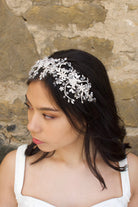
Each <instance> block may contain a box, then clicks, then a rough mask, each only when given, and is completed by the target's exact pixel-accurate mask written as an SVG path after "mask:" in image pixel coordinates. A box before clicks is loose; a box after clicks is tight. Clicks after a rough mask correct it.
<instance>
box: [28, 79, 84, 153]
mask: <svg viewBox="0 0 138 207" xmlns="http://www.w3.org/2000/svg"><path fill="white" fill-rule="evenodd" d="M26 105H27V107H28V130H29V131H30V133H31V135H32V138H33V142H34V143H36V144H37V145H38V147H39V149H40V150H42V151H44V152H50V151H53V150H58V149H61V148H65V147H68V146H73V145H76V144H77V143H78V142H79V140H80V135H79V134H78V132H76V130H75V129H74V128H73V127H72V126H71V125H70V123H69V121H68V119H67V117H66V115H65V114H64V113H63V111H62V110H61V109H60V108H59V107H58V106H57V105H56V103H55V101H54V100H53V98H52V96H51V95H50V92H49V90H48V89H47V88H46V86H45V84H44V82H43V81H33V82H31V83H30V84H29V87H28V90H27V94H26ZM81 136H82V135H81Z"/></svg>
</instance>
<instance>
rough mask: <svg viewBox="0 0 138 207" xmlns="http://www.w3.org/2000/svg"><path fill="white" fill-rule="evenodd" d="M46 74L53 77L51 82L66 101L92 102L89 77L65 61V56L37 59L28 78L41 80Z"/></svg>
mask: <svg viewBox="0 0 138 207" xmlns="http://www.w3.org/2000/svg"><path fill="white" fill-rule="evenodd" d="M47 74H50V75H52V77H53V78H54V82H53V84H54V85H55V86H57V85H58V86H59V90H60V91H62V92H63V93H64V96H63V98H66V99H67V101H68V103H72V104H74V103H75V100H77V99H80V101H81V103H84V101H88V102H93V101H96V98H94V97H93V92H92V91H90V89H91V87H92V85H91V83H90V82H89V79H88V78H86V77H85V76H84V75H80V74H79V73H78V72H77V71H76V70H75V69H74V68H73V67H72V65H71V63H70V62H68V61H67V58H63V59H60V58H59V59H54V58H48V57H45V58H44V59H41V60H38V61H37V62H36V63H35V65H34V66H33V67H32V68H31V70H30V72H29V79H35V78H38V79H39V80H43V79H44V78H45V77H46V76H47Z"/></svg>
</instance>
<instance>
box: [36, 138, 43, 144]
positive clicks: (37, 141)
mask: <svg viewBox="0 0 138 207" xmlns="http://www.w3.org/2000/svg"><path fill="white" fill-rule="evenodd" d="M33 143H35V144H43V143H44V142H42V141H40V140H38V139H36V138H33Z"/></svg>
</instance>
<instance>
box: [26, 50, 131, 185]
mask: <svg viewBox="0 0 138 207" xmlns="http://www.w3.org/2000/svg"><path fill="white" fill-rule="evenodd" d="M50 57H52V58H54V59H57V58H65V57H66V58H67V60H68V62H71V64H72V66H73V68H74V69H75V70H76V71H79V73H81V74H83V75H84V76H85V77H88V78H89V81H90V82H91V83H92V91H93V93H94V97H95V98H96V102H87V101H86V102H84V103H83V104H82V103H81V102H80V101H79V100H77V101H76V102H75V104H71V103H68V102H67V101H66V100H65V99H64V98H63V94H62V92H61V91H60V90H58V86H54V84H53V77H52V76H50V75H48V76H47V77H46V78H45V79H43V80H42V81H44V82H45V84H46V87H48V89H49V90H50V92H51V94H52V97H53V98H54V100H55V102H56V104H57V105H58V106H59V107H60V108H61V110H63V112H64V113H65V114H66V116H67V118H68V120H69V121H70V123H71V124H72V126H73V127H74V128H75V129H76V130H78V131H79V132H80V133H84V136H85V138H84V149H85V155H86V160H87V164H88V166H89V169H90V170H91V172H92V173H93V174H94V175H95V176H96V178H97V179H98V180H99V181H100V183H101V185H102V187H103V189H104V188H106V184H105V182H104V179H103V177H102V175H101V174H100V172H99V170H98V169H97V165H96V155H97V152H99V153H100V155H101V156H102V158H103V160H104V161H105V162H106V163H107V164H108V165H109V166H110V167H111V168H113V169H115V170H118V171H124V170H125V168H126V166H124V167H119V166H118V161H120V160H122V159H124V158H125V157H126V152H125V151H126V148H129V147H130V146H129V144H128V143H123V140H124V137H125V135H126V131H125V127H124V123H123V121H122V120H121V119H120V117H119V116H118V114H117V109H116V106H115V99H114V95H113V92H112V89H111V86H110V82H109V79H108V75H107V72H106V69H105V67H104V65H103V64H102V62H101V61H100V60H98V59H97V58H96V57H94V56H93V55H91V54H89V53H87V52H84V51H80V50H75V49H70V50H63V51H58V52H55V53H53V54H52V55H51V56H50ZM38 75H39V74H38ZM32 81H34V80H32V79H29V80H28V82H27V83H28V85H29V84H30V83H31V82H32ZM76 120H77V121H76ZM78 123H79V125H78ZM79 126H81V127H79ZM91 148H92V149H93V150H92V153H93V155H91ZM39 151H40V150H39V148H38V147H37V146H36V145H35V144H34V143H31V144H30V145H28V147H27V149H26V152H25V154H26V155H27V156H31V155H33V154H36V153H37V152H39ZM53 153H54V152H53ZM53 153H49V152H44V153H43V155H42V156H41V157H40V158H39V159H38V160H36V161H35V162H38V161H39V160H41V159H43V158H44V157H48V156H52V155H53ZM35 162H34V163H35Z"/></svg>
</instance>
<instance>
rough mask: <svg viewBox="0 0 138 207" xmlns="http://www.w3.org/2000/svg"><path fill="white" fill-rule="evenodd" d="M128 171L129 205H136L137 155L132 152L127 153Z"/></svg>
mask: <svg viewBox="0 0 138 207" xmlns="http://www.w3.org/2000/svg"><path fill="white" fill-rule="evenodd" d="M127 160H128V171H129V178H130V187H131V199H130V203H129V205H128V206H129V207H136V206H137V203H138V196H137V195H138V157H137V156H136V155H134V154H132V153H129V154H128V155H127Z"/></svg>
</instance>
